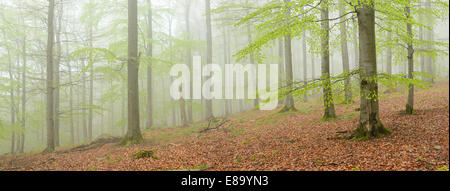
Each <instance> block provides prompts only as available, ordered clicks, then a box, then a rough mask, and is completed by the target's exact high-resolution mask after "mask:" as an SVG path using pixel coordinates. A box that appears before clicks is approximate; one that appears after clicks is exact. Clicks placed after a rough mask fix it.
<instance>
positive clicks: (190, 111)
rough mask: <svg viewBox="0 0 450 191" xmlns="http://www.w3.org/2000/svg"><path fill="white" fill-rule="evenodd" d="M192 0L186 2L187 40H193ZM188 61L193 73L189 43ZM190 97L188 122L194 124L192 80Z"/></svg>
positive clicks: (189, 45) (187, 50)
mask: <svg viewBox="0 0 450 191" xmlns="http://www.w3.org/2000/svg"><path fill="white" fill-rule="evenodd" d="M190 12H191V0H186V12H185V14H186V16H185V22H186V40H188V41H189V40H191V23H190V20H191V19H190V18H191V17H190V15H191V13H190ZM186 59H187V62H188V66H189V69H190V71H192V48H191V44H190V43H188V45H187V49H186ZM190 79H192V72H191V74H190ZM189 87H190V91H189V92H190V96H191V99H189V100H188V101H187V102H188V103H187V122H188V123H192V122H193V121H194V120H193V117H192V95H193V94H192V80H191V81H190V85H189Z"/></svg>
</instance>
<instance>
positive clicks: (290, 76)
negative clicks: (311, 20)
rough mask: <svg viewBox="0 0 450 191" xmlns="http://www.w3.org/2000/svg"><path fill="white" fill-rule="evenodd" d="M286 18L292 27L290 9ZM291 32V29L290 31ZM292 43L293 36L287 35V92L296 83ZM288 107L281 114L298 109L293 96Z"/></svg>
mask: <svg viewBox="0 0 450 191" xmlns="http://www.w3.org/2000/svg"><path fill="white" fill-rule="evenodd" d="M289 2H290V0H284V3H286V4H287V3H289ZM286 17H287V21H286V25H288V26H289V25H290V22H291V21H290V17H291V10H290V7H289V8H288V10H286ZM288 30H290V29H288ZM291 43H292V41H291V35H290V34H287V35H285V37H284V61H285V65H286V66H285V68H286V88H287V90H290V89H292V83H293V81H294V77H293V73H292V72H293V71H292V44H291ZM285 102H286V105H285V106H284V108H283V109H282V110H281V112H287V111H296V110H297V109H295V105H294V98H293V97H292V95H291V94H289V95H287V97H286V100H285Z"/></svg>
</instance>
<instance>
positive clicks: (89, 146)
mask: <svg viewBox="0 0 450 191" xmlns="http://www.w3.org/2000/svg"><path fill="white" fill-rule="evenodd" d="M119 141H120V137H99V138H97V139H96V140H94V141H92V142H90V143H88V144H84V145H80V146H77V147H74V148H71V149H68V150H63V151H57V152H56V153H58V154H60V153H69V152H80V151H86V150H90V149H95V148H98V147H101V146H103V145H105V144H108V143H117V142H119Z"/></svg>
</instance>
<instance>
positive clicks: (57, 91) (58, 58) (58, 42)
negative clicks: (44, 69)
mask: <svg viewBox="0 0 450 191" xmlns="http://www.w3.org/2000/svg"><path fill="white" fill-rule="evenodd" d="M58 8H59V10H58V24H57V26H56V34H55V35H56V60H55V65H54V67H55V68H54V75H55V89H54V92H55V93H54V94H55V95H54V99H55V113H54V115H55V121H54V123H55V126H54V129H55V130H54V131H55V146H56V147H58V146H59V105H60V104H59V101H60V99H59V97H60V89H59V87H60V79H59V78H60V75H59V73H60V71H59V70H60V64H61V28H62V17H63V12H62V11H63V4H62V3H61V2H60V3H59V7H58Z"/></svg>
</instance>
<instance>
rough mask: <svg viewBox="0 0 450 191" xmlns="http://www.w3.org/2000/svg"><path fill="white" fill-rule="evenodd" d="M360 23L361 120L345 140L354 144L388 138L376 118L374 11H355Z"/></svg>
mask: <svg viewBox="0 0 450 191" xmlns="http://www.w3.org/2000/svg"><path fill="white" fill-rule="evenodd" d="M357 12H358V13H357V14H358V23H359V53H360V58H359V62H360V63H359V66H360V88H361V103H360V108H361V110H360V118H359V125H358V128H357V129H356V130H355V131H354V132H353V133H352V134H351V135H350V136H349V137H348V138H350V139H354V140H366V139H370V138H376V137H381V136H383V135H388V134H390V133H391V131H390V130H389V129H387V128H385V127H384V125H383V123H381V120H380V118H379V104H378V98H379V97H378V83H377V80H376V75H377V59H376V44H375V10H374V9H373V8H371V7H369V6H368V5H366V4H364V5H363V6H362V7H360V8H358V10H357Z"/></svg>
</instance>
